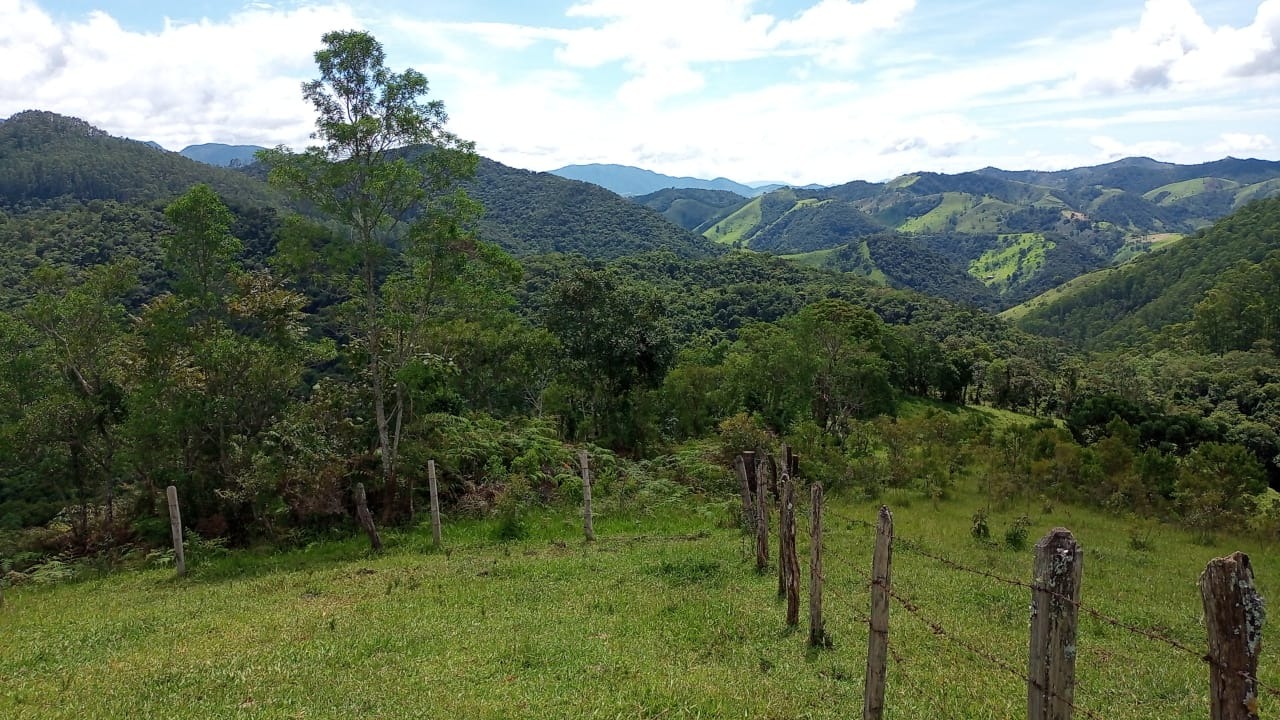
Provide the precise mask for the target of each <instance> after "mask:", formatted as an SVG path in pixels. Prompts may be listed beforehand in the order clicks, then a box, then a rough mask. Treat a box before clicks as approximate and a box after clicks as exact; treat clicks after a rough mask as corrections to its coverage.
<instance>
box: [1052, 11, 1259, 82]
mask: <svg viewBox="0 0 1280 720" xmlns="http://www.w3.org/2000/svg"><path fill="white" fill-rule="evenodd" d="M1278 43H1280V0H1263V2H1262V3H1260V4H1259V6H1258V11H1257V15H1256V16H1255V18H1254V21H1253V22H1252V23H1251V24H1249V25H1247V26H1244V27H1240V28H1234V27H1230V26H1223V27H1219V28H1212V27H1210V26H1209V24H1208V23H1207V22H1205V20H1204V18H1203V17H1202V16H1201V15H1200V13H1199V12H1198V11H1197V10H1196V9H1195V7H1194V6H1192V4H1191V2H1190V0H1147V2H1146V5H1145V6H1144V8H1143V11H1142V16H1141V19H1140V20H1139V22H1138V25H1137V26H1136V27H1132V28H1120V29H1118V30H1115V31H1114V32H1113V33H1112V34H1111V37H1110V38H1109V39H1108V40H1107V41H1106V42H1104V43H1102V44H1100V45H1097V46H1095V47H1093V48H1088V49H1087V51H1086V53H1085V57H1086V58H1087V59H1086V60H1084V61H1083V62H1080V63H1078V65H1077V67H1076V71H1075V75H1074V80H1073V86H1074V88H1075V90H1076V91H1077V92H1079V93H1082V94H1093V93H1118V92H1128V91H1146V90H1152V89H1158V88H1169V87H1183V88H1205V87H1214V86H1220V85H1221V84H1222V83H1223V82H1226V81H1229V80H1230V79H1231V78H1233V77H1245V76H1255V75H1268V74H1274V73H1280V48H1278V47H1277V45H1278Z"/></svg>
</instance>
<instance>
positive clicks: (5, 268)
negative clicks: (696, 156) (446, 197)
mask: <svg viewBox="0 0 1280 720" xmlns="http://www.w3.org/2000/svg"><path fill="white" fill-rule="evenodd" d="M262 175H263V172H262V168H261V167H260V166H250V167H247V168H244V169H243V171H236V170H230V169H225V168H219V167H214V166H212V165H208V164H205V163H201V162H196V161H195V160H191V159H189V158H186V157H183V156H181V155H179V154H177V153H171V152H167V151H164V150H161V149H157V148H156V147H155V146H153V145H151V144H148V143H142V142H136V141H133V140H126V139H123V138H117V137H112V136H111V135H109V134H107V133H105V132H103V131H101V130H98V129H97V128H94V127H93V126H91V125H89V124H88V123H85V122H83V121H81V120H77V119H75V118H69V117H64V116H61V115H56V114H53V113H48V112H39V111H29V112H23V113H19V114H17V115H14V116H13V117H11V118H9V119H8V120H6V121H4V122H3V123H0V280H3V282H2V283H0V306H6V305H10V304H12V303H13V302H16V301H17V300H18V299H19V298H21V297H24V296H25V295H26V294H27V293H28V292H29V290H30V288H28V287H26V285H27V283H28V282H29V275H30V272H31V270H32V269H33V268H35V267H37V266H39V265H41V264H44V263H47V264H52V265H54V266H60V267H68V268H79V267H83V266H86V265H91V264H96V263H104V262H110V261H112V260H117V259H122V258H127V257H132V258H137V259H138V260H140V261H141V267H140V273H141V276H142V279H143V284H144V287H148V286H150V285H151V281H153V280H155V279H157V278H158V277H159V276H160V239H161V237H162V236H163V235H164V234H165V233H166V232H168V225H167V223H166V222H165V220H164V217H163V213H162V209H163V208H164V206H165V205H167V204H168V203H169V202H170V201H172V200H173V199H174V198H176V197H177V196H178V195H180V194H182V193H184V192H186V191H187V190H188V189H190V188H191V186H192V185H195V184H197V183H205V184H208V185H210V186H211V187H213V188H214V189H215V190H216V191H217V192H218V193H219V194H220V195H221V196H222V197H223V199H224V200H225V201H226V202H227V203H228V205H229V206H230V207H231V209H232V211H233V212H234V213H235V215H236V218H237V223H236V226H235V227H234V228H233V232H234V233H235V234H236V236H237V237H239V238H240V239H241V240H243V241H244V242H245V245H246V251H247V252H246V255H247V258H246V259H247V260H248V262H249V263H250V264H251V265H253V264H261V263H263V262H265V260H266V258H267V257H268V256H270V255H271V253H272V252H273V251H274V248H275V233H276V230H277V229H278V227H279V224H280V218H281V216H282V215H283V214H285V213H288V212H291V208H290V207H289V205H288V201H287V199H286V198H285V196H284V195H283V194H282V193H280V192H278V191H276V190H275V189H274V188H272V187H270V186H268V185H267V184H266V183H265V182H263V181H262ZM468 189H469V190H470V191H471V193H472V195H473V196H474V197H475V198H476V199H477V200H479V201H480V202H481V203H483V204H484V206H485V213H484V215H483V217H482V219H481V221H480V225H479V232H480V235H481V237H483V238H484V239H486V240H489V241H492V242H495V243H497V244H499V245H500V246H502V247H503V248H504V249H506V250H508V251H509V252H511V253H513V254H516V255H529V254H536V253H547V252H565V253H580V254H582V255H585V256H587V257H589V258H597V259H599V258H614V257H618V256H619V255H624V254H629V253H635V252H644V251H652V250H668V251H671V252H673V253H675V254H676V255H678V256H680V257H686V258H689V257H709V256H712V255H715V254H717V253H719V252H722V250H721V249H720V248H718V247H717V246H715V245H714V244H712V243H711V242H709V241H708V240H706V239H705V238H703V237H701V236H699V235H696V234H694V233H691V232H689V231H687V230H685V229H682V228H680V227H678V226H676V225H674V224H672V223H670V222H668V221H667V220H666V219H665V218H664V217H663V216H662V215H660V214H659V213H657V212H654V211H653V210H650V209H648V208H646V207H642V206H639V205H636V204H635V203H632V202H630V201H628V200H625V199H623V198H621V197H618V196H617V195H615V194H613V193H611V192H609V191H608V190H605V189H603V188H600V187H597V186H595V185H591V184H589V183H583V182H577V181H573V180H566V179H564V178H560V177H556V176H554V175H549V174H546V173H531V172H528V171H524V170H517V169H515V168H510V167H507V166H505V165H502V164H500V163H496V162H493V161H489V160H482V161H481V163H480V166H479V169H478V172H477V175H476V177H475V179H474V180H472V181H471V182H470V183H469V184H468Z"/></svg>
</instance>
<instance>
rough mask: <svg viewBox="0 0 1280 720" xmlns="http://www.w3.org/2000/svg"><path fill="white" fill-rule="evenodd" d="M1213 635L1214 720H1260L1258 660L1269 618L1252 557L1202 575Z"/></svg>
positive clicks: (1218, 562) (1222, 561)
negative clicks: (1264, 626)
mask: <svg viewBox="0 0 1280 720" xmlns="http://www.w3.org/2000/svg"><path fill="white" fill-rule="evenodd" d="M1200 597H1201V599H1202V600H1203V601H1204V624H1205V628H1206V629H1207V630H1208V631H1209V655H1208V657H1207V658H1206V659H1207V660H1208V661H1209V717H1210V718H1211V720H1258V654H1259V653H1260V652H1261V651H1262V624H1263V621H1264V620H1265V616H1266V613H1265V611H1264V608H1263V604H1262V597H1261V596H1259V595H1258V591H1257V588H1256V587H1255V586H1254V584H1253V567H1252V566H1251V565H1250V564H1249V556H1248V555H1245V554H1244V553H1239V552H1237V553H1233V554H1232V555H1231V556H1230V557H1224V558H1216V559H1214V560H1210V561H1209V565H1208V566H1207V567H1206V568H1205V569H1204V573H1203V574H1201V575H1200Z"/></svg>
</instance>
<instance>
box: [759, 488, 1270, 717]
mask: <svg viewBox="0 0 1280 720" xmlns="http://www.w3.org/2000/svg"><path fill="white" fill-rule="evenodd" d="M784 467H786V465H784ZM744 489H745V480H744ZM752 490H753V491H754V490H755V488H752ZM766 499H767V498H766ZM793 511H794V509H793ZM823 516H824V517H825V518H827V519H828V522H827V523H826V524H825V527H826V528H827V529H828V530H834V531H837V532H839V531H840V530H842V529H843V530H857V529H861V530H866V531H870V533H872V534H873V535H874V534H876V533H878V532H879V529H878V528H877V525H876V524H874V523H871V522H868V521H866V520H864V519H862V518H858V517H853V516H849V515H846V514H843V513H840V512H832V511H830V510H824V511H823ZM831 520H834V521H835V522H829V521H831ZM888 541H889V546H890V548H892V549H900V550H903V551H906V552H908V553H911V554H913V555H915V556H918V557H920V558H923V559H926V560H928V561H931V562H934V563H937V564H938V565H940V566H942V567H944V568H947V569H948V570H951V571H955V572H958V573H964V574H967V575H970V576H972V577H977V578H982V579H983V580H984V581H989V582H993V583H996V584H1000V585H1004V586H1007V587H1013V588H1018V589H1020V590H1024V591H1027V592H1028V593H1029V594H1030V595H1031V596H1032V598H1033V599H1034V598H1035V597H1036V596H1037V595H1038V594H1039V595H1041V596H1047V597H1049V598H1052V599H1053V600H1054V601H1057V602H1058V604H1059V605H1061V604H1062V603H1065V604H1067V605H1069V606H1070V607H1071V608H1072V609H1073V610H1075V611H1079V612H1082V613H1084V614H1085V615H1087V616H1089V617H1091V618H1093V619H1094V620H1096V621H1098V622H1100V623H1103V624H1105V625H1107V626H1110V627H1113V628H1116V629H1118V630H1121V631H1124V632H1126V633H1129V634H1132V635H1135V636H1138V637H1141V638H1144V639H1145V640H1147V641H1150V642H1153V643H1158V644H1160V645H1162V646H1164V647H1167V648H1170V649H1172V650H1174V651H1176V652H1177V653H1179V654H1182V655H1185V656H1188V657H1193V658H1196V659H1198V660H1200V661H1202V662H1205V663H1206V664H1208V665H1209V666H1211V667H1214V668H1216V669H1217V670H1219V671H1221V672H1224V673H1232V674H1236V675H1238V676H1239V677H1240V678H1241V679H1242V680H1244V681H1245V682H1247V683H1248V684H1250V685H1252V687H1253V688H1254V689H1255V691H1261V692H1265V693H1267V694H1268V695H1269V696H1272V697H1280V690H1278V689H1277V688H1275V687H1272V686H1271V685H1268V684H1266V683H1263V682H1262V681H1261V680H1259V678H1258V677H1257V676H1256V674H1254V673H1249V672H1245V671H1240V670H1233V669H1232V668H1231V667H1230V666H1228V665H1227V664H1226V663H1223V662H1220V661H1218V660H1217V659H1215V658H1214V657H1213V656H1212V655H1210V654H1207V653H1205V652H1203V651H1200V650H1196V649H1194V648H1193V647H1192V646H1191V645H1190V644H1189V643H1188V642H1187V641H1184V640H1180V639H1178V638H1175V637H1171V636H1170V635H1169V634H1167V633H1164V632H1161V631H1159V630H1157V629H1155V628H1147V627H1141V626H1139V625H1137V624H1134V623H1131V622H1126V621H1124V620H1121V619H1120V618H1117V617H1115V616H1113V615H1111V614H1108V613H1106V612H1103V611H1101V610H1099V609H1097V608H1094V607H1092V606H1090V605H1087V604H1085V603H1083V602H1081V601H1080V600H1079V599H1078V597H1073V596H1072V595H1068V594H1065V593H1062V592H1058V591H1056V590H1054V589H1053V588H1052V587H1047V586H1045V585H1042V584H1040V583H1038V582H1029V581H1024V580H1020V579H1017V578H1010V577H1006V576H1003V575H1000V574H998V573H996V572H992V571H990V570H987V569H983V568H978V567H973V566H972V565H970V564H967V563H964V562H960V561H957V560H955V559H953V558H951V557H948V556H947V555H945V554H943V553H941V552H939V551H937V550H935V549H933V548H930V547H929V546H928V545H926V544H924V543H922V542H919V541H917V540H914V539H910V538H906V537H902V536H900V535H897V534H894V533H892V531H890V535H889V539H888ZM1077 548H1078V546H1077ZM842 566H843V567H849V568H852V570H853V571H854V573H855V574H856V575H857V577H858V578H859V579H860V581H861V582H860V583H859V584H860V585H861V587H862V589H863V590H864V591H869V590H871V589H872V588H876V587H878V588H880V589H882V590H883V591H884V592H885V593H887V595H888V597H889V598H891V599H892V601H893V603H894V604H896V605H897V606H898V607H900V608H901V609H902V610H904V611H905V612H906V614H907V615H909V616H911V617H912V618H913V619H914V620H915V621H917V622H919V623H921V624H922V625H923V627H924V628H926V629H927V630H928V631H929V632H930V633H931V634H933V635H934V636H936V637H940V638H943V639H944V640H946V641H947V642H949V643H951V644H952V645H955V646H956V647H958V648H960V649H962V650H964V651H965V652H967V653H968V654H970V655H972V656H973V657H976V658H978V659H980V660H982V661H983V662H984V663H986V664H987V665H989V666H991V667H993V668H996V669H998V670H1000V671H1001V672H1003V673H1005V674H1007V675H1010V676H1013V677H1016V678H1017V679H1018V680H1019V681H1020V682H1022V683H1025V684H1026V686H1027V687H1028V688H1029V689H1031V690H1035V691H1036V692H1039V693H1041V694H1042V695H1044V696H1045V697H1051V698H1055V699H1056V700H1058V701H1060V702H1061V703H1063V704H1065V705H1067V706H1068V707H1069V708H1071V710H1072V711H1074V712H1076V713H1078V714H1079V715H1081V716H1084V717H1087V718H1090V720H1101V718H1102V716H1101V715H1100V714H1099V713H1098V712H1096V711H1093V710H1090V709H1088V708H1085V707H1081V706H1080V705H1077V704H1076V702H1075V697H1074V690H1075V683H1074V679H1072V680H1071V681H1070V682H1069V683H1068V684H1067V687H1066V688H1065V689H1064V691H1062V692H1058V691H1055V690H1054V689H1053V688H1051V687H1047V686H1046V685H1045V684H1044V683H1041V682H1040V681H1038V680H1037V679H1036V678H1034V677H1030V676H1028V674H1027V673H1026V672H1025V671H1024V670H1022V669H1019V668H1017V667H1015V664H1013V663H1010V662H1008V661H1007V660H1005V659H1004V658H1002V657H1000V655H999V654H998V653H996V652H993V651H992V650H990V649H988V648H984V647H983V646H982V644H980V643H976V642H973V641H970V640H967V639H965V638H964V637H962V636H960V635H958V634H956V633H955V632H954V631H952V630H949V629H948V628H947V627H946V626H945V625H944V624H943V623H942V622H940V621H939V620H938V619H937V618H935V617H932V616H931V615H930V614H929V613H928V612H926V611H925V610H924V609H923V608H922V607H921V605H920V604H919V602H917V601H916V600H914V599H912V598H910V597H908V596H907V595H906V594H904V593H903V592H902V591H901V590H900V589H897V588H894V587H892V584H891V583H889V582H881V581H878V580H876V579H874V578H873V577H872V575H871V574H868V573H867V572H866V571H864V570H862V569H861V568H860V567H859V566H858V565H855V564H849V563H842ZM1038 573H1039V571H1037V574H1038ZM1077 592H1078V591H1077ZM1072 617H1074V614H1073V615H1072ZM854 620H855V622H857V623H859V624H866V625H868V626H871V625H872V622H873V621H872V618H871V617H870V616H867V615H865V614H862V613H857V612H855V613H854ZM1072 634H1073V635H1074V630H1073V631H1072ZM1033 642H1034V641H1033ZM1073 642H1074V641H1073ZM888 649H889V653H890V657H891V658H892V659H893V662H894V664H895V665H902V664H903V659H902V657H901V655H900V654H899V653H898V652H897V651H896V650H895V649H894V648H893V647H892V646H889V648H888ZM1071 652H1072V653H1073V655H1074V652H1075V650H1074V648H1072V650H1071ZM1072 664H1073V665H1074V660H1073V661H1072ZM1072 674H1074V671H1072ZM1255 703H1256V701H1255ZM1248 717H1256V715H1249V716H1248Z"/></svg>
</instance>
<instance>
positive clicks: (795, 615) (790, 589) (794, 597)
mask: <svg viewBox="0 0 1280 720" xmlns="http://www.w3.org/2000/svg"><path fill="white" fill-rule="evenodd" d="M779 525H780V530H779V532H780V534H781V535H782V555H781V557H779V558H778V561H779V562H781V563H783V564H785V565H786V566H787V568H786V574H785V577H786V582H785V585H786V588H785V590H786V593H785V594H786V596H787V626H788V627H795V626H797V625H799V624H800V560H799V559H798V558H797V557H796V486H795V483H794V482H792V481H791V478H790V477H788V476H786V475H783V476H782V521H781V522H780V523H779Z"/></svg>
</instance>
